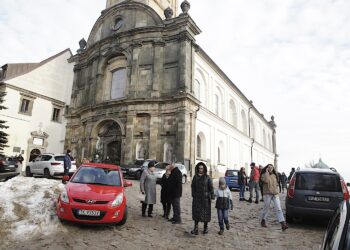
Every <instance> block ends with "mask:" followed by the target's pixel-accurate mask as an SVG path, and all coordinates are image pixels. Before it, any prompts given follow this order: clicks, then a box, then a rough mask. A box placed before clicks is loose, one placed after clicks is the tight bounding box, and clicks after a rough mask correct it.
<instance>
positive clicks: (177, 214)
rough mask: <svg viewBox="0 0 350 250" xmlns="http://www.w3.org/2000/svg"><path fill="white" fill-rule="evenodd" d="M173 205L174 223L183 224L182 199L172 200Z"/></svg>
mask: <svg viewBox="0 0 350 250" xmlns="http://www.w3.org/2000/svg"><path fill="white" fill-rule="evenodd" d="M171 205H172V206H173V214H174V216H173V218H174V221H177V222H181V207H180V197H178V198H174V199H172V200H171Z"/></svg>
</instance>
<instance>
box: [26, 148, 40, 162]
mask: <svg viewBox="0 0 350 250" xmlns="http://www.w3.org/2000/svg"><path fill="white" fill-rule="evenodd" d="M39 155H41V152H40V150H39V149H37V148H34V149H32V150H31V151H30V156H29V161H32V160H34V159H35V158H36V157H38V156H39Z"/></svg>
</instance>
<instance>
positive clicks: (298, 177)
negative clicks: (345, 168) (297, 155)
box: [286, 168, 349, 223]
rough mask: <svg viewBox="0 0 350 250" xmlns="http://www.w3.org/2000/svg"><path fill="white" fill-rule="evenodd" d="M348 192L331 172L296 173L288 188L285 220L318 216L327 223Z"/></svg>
mask: <svg viewBox="0 0 350 250" xmlns="http://www.w3.org/2000/svg"><path fill="white" fill-rule="evenodd" d="M343 200H349V192H348V189H347V186H346V184H345V182H344V180H343V178H342V177H341V176H340V175H339V173H338V172H336V171H334V170H331V169H319V168H306V169H302V170H297V171H296V172H295V173H294V175H293V177H292V179H291V180H290V184H289V187H288V192H287V197H286V220H287V222H289V223H290V222H292V221H293V219H294V218H296V217H306V216H318V217H320V218H322V217H323V218H326V219H329V218H330V217H331V216H332V215H333V213H334V211H335V210H336V209H337V207H338V206H339V204H340V203H341V202H342V201H343Z"/></svg>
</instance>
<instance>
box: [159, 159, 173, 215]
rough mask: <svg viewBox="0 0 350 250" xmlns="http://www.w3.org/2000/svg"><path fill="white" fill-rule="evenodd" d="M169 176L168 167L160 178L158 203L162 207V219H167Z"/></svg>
mask: <svg viewBox="0 0 350 250" xmlns="http://www.w3.org/2000/svg"><path fill="white" fill-rule="evenodd" d="M170 174H171V171H170V166H166V168H165V173H164V174H163V176H162V179H161V182H160V185H161V187H162V189H161V191H160V202H161V203H162V205H163V218H166V219H169V214H170V209H171V200H170V198H169V194H168V192H169V176H170Z"/></svg>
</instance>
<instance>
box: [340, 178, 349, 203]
mask: <svg viewBox="0 0 350 250" xmlns="http://www.w3.org/2000/svg"><path fill="white" fill-rule="evenodd" d="M340 182H341V189H342V191H343V195H344V200H346V201H347V200H349V190H348V187H347V186H346V183H345V181H344V179H343V178H341V179H340Z"/></svg>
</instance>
